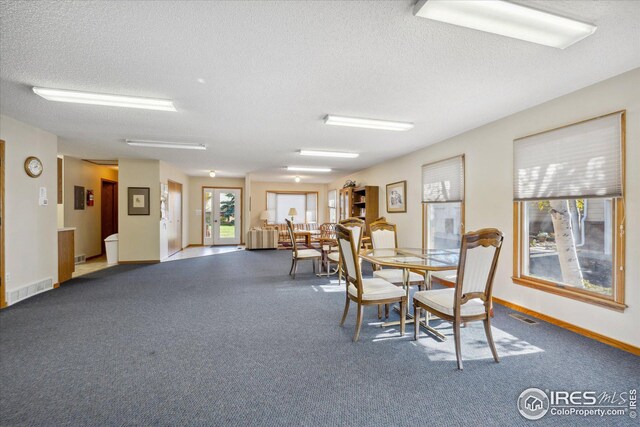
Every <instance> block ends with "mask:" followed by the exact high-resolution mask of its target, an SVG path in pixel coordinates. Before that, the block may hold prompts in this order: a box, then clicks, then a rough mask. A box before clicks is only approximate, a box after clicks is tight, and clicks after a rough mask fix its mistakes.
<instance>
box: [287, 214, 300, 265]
mask: <svg viewBox="0 0 640 427" xmlns="http://www.w3.org/2000/svg"><path fill="white" fill-rule="evenodd" d="M285 221H286V223H287V231H288V232H289V240H291V251H292V252H293V256H294V257H297V256H298V244H297V242H296V236H295V232H294V230H293V223H292V222H291V220H290V219H288V218H285Z"/></svg>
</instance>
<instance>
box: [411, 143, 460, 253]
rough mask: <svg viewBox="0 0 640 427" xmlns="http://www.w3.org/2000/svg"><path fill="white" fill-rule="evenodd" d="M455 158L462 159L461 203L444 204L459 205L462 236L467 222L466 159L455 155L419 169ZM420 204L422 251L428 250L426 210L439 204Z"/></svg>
mask: <svg viewBox="0 0 640 427" xmlns="http://www.w3.org/2000/svg"><path fill="white" fill-rule="evenodd" d="M456 157H462V183H463V188H462V201H460V202H444V203H460V218H461V222H460V235H461V236H464V233H465V223H466V222H467V219H466V212H465V201H466V200H467V166H466V165H467V163H466V162H467V158H466V155H465V154H457V155H455V156H451V157H447V158H444V159H440V160H437V161H435V162H429V163H425V164H424V165H422V166H421V168H422V167H423V166H426V165H428V164H431V163H437V162H441V161H444V160H450V159H454V158H456ZM421 204H422V250H426V249H429V248H428V242H429V235H428V230H429V227H428V226H427V220H428V217H429V216H428V209H429V205H431V204H439V203H438V202H421Z"/></svg>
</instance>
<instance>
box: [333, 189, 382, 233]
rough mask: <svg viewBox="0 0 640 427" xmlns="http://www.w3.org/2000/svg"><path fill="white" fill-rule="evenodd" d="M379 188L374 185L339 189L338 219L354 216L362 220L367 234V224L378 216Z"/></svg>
mask: <svg viewBox="0 0 640 427" xmlns="http://www.w3.org/2000/svg"><path fill="white" fill-rule="evenodd" d="M378 193H379V188H378V187H377V186H374V185H367V186H363V187H349V188H343V189H341V190H340V196H339V202H338V206H339V207H340V209H339V213H338V215H339V216H338V218H339V220H343V219H347V218H349V217H356V218H360V219H362V220H364V222H365V224H366V230H365V234H367V235H368V234H369V224H371V223H372V222H373V221H374V220H376V219H377V218H378Z"/></svg>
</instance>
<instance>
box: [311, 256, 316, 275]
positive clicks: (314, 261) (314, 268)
mask: <svg viewBox="0 0 640 427" xmlns="http://www.w3.org/2000/svg"><path fill="white" fill-rule="evenodd" d="M311 262H312V263H313V274H316V260H315V259H312V260H311Z"/></svg>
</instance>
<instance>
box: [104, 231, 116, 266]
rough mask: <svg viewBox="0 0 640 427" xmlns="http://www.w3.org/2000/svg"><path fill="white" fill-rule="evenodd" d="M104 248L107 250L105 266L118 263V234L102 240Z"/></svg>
mask: <svg viewBox="0 0 640 427" xmlns="http://www.w3.org/2000/svg"><path fill="white" fill-rule="evenodd" d="M104 247H105V249H106V250H107V264H117V263H118V233H116V234H112V235H111V236H109V237H107V238H106V239H104Z"/></svg>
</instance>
